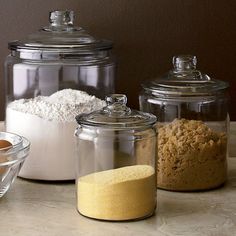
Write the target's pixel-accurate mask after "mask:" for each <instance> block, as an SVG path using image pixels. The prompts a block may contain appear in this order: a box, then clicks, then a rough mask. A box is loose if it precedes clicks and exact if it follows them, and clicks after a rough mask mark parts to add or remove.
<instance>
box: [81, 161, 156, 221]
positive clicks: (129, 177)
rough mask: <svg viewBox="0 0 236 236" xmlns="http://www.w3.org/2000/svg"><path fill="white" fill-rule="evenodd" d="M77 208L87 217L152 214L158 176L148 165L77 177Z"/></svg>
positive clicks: (99, 217)
mask: <svg viewBox="0 0 236 236" xmlns="http://www.w3.org/2000/svg"><path fill="white" fill-rule="evenodd" d="M77 198H78V199H77V204H78V205H77V208H78V211H79V212H80V213H81V214H82V215H84V216H87V217H91V218H96V219H102V220H114V221H120V220H131V219H138V218H143V217H146V216H149V215H151V214H152V213H153V212H154V210H155V207H156V176H155V171H154V168H153V167H151V166H149V165H135V166H127V167H122V168H118V169H114V170H106V171H101V172H96V173H93V174H89V175H86V176H83V177H80V178H79V179H78V180H77Z"/></svg>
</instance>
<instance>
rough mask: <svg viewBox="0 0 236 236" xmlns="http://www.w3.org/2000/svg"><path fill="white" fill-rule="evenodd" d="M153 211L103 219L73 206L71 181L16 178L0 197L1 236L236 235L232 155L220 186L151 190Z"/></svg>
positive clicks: (235, 160)
mask: <svg viewBox="0 0 236 236" xmlns="http://www.w3.org/2000/svg"><path fill="white" fill-rule="evenodd" d="M157 198H158V208H157V211H156V215H154V216H152V217H150V218H148V219H145V220H141V221H135V222H122V223H120V222H119V223H115V222H104V221H97V220H92V219H88V218H85V217H83V216H81V215H80V214H78V212H77V211H76V195H75V186H74V183H45V182H35V181H27V180H23V179H20V178H18V179H17V180H16V181H15V183H14V185H13V186H12V188H11V189H10V191H9V192H8V193H7V194H6V195H5V196H4V197H3V198H2V199H0V218H1V221H0V235H1V236H10V235H11V236H12V235H17V236H38V235H44V236H47V235H50V236H54V235H55V236H65V235H68V236H69V235H101V236H104V235H109V236H110V235H158V236H172V235H188V236H198V235H199V236H200V235H201V236H203V235H204V236H205V235H209V236H232V235H236V158H229V178H228V182H227V183H226V184H225V186H223V187H222V188H219V189H216V190H212V191H207V192H196V193H177V192H169V191H164V190H158V191H157Z"/></svg>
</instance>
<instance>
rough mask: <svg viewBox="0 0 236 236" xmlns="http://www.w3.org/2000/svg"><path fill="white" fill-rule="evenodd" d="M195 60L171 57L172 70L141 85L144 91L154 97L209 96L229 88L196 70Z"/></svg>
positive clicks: (194, 58)
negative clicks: (154, 95)
mask: <svg viewBox="0 0 236 236" xmlns="http://www.w3.org/2000/svg"><path fill="white" fill-rule="evenodd" d="M196 65H197V58H196V56H191V55H181V56H175V57H173V66H174V68H173V69H172V70H170V71H169V72H168V73H167V75H164V76H163V77H161V78H158V79H156V80H153V81H148V82H146V83H143V84H142V86H143V88H144V89H145V90H148V91H151V92H152V93H154V94H156V95H175V96H176V95H177V96H196V95H197V96H198V95H210V94H214V93H217V92H219V91H222V90H225V89H227V88H228V87H229V85H228V83H227V82H224V81H220V80H215V79H212V78H210V77H209V76H208V75H206V74H202V73H201V72H200V71H199V70H197V69H196Z"/></svg>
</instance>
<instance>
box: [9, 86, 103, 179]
mask: <svg viewBox="0 0 236 236" xmlns="http://www.w3.org/2000/svg"><path fill="white" fill-rule="evenodd" d="M104 106H105V101H103V100H100V99H98V98H96V97H95V96H90V95H88V94H87V93H86V92H83V91H79V90H72V89H64V90H61V91H58V92H56V93H54V94H52V95H51V96H48V97H46V96H38V97H35V98H31V99H19V100H15V101H13V102H11V103H10V104H9V105H8V106H7V109H6V130H7V131H8V132H13V133H17V134H19V135H22V136H25V137H26V138H28V139H29V140H30V142H31V149H30V155H29V156H28V157H27V159H26V161H25V163H24V165H23V167H22V169H21V171H20V173H19V176H21V177H24V178H29V179H42V180H69V179H74V178H75V173H74V172H75V171H74V168H75V140H74V131H75V128H76V127H77V123H76V121H75V116H76V115H78V114H81V113H87V112H91V111H94V110H98V109H101V108H102V107H104Z"/></svg>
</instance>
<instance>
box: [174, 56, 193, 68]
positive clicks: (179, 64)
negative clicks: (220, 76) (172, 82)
mask: <svg viewBox="0 0 236 236" xmlns="http://www.w3.org/2000/svg"><path fill="white" fill-rule="evenodd" d="M173 65H174V69H175V71H187V70H195V69H196V65H197V57H196V56H192V55H180V56H175V57H173Z"/></svg>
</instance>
